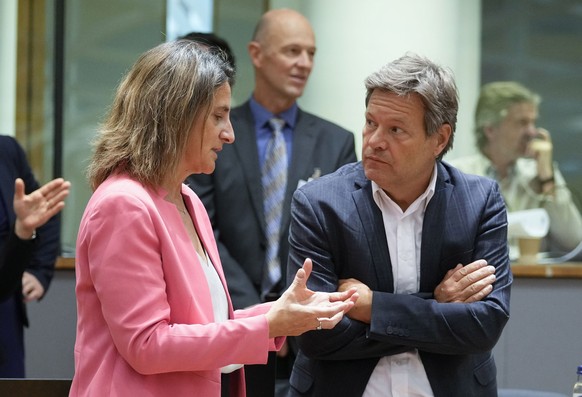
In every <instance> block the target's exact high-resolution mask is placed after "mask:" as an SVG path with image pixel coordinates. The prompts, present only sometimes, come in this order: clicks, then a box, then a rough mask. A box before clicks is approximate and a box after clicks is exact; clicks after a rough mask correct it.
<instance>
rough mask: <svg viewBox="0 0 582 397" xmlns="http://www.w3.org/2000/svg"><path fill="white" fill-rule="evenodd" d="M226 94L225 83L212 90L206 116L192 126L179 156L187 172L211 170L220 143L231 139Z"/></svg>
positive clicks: (229, 141) (228, 106)
mask: <svg viewBox="0 0 582 397" xmlns="http://www.w3.org/2000/svg"><path fill="white" fill-rule="evenodd" d="M230 95H231V92H230V85H229V84H228V83H225V84H223V85H222V86H220V87H219V88H218V89H217V90H216V92H215V93H214V99H213V101H212V104H211V105H210V112H209V113H208V117H207V118H206V119H203V118H200V119H199V120H197V121H196V122H195V123H194V125H193V126H192V129H191V130H190V134H189V138H188V142H187V147H186V151H185V153H184V159H183V164H184V166H185V168H186V170H187V172H188V175H191V174H211V173H212V172H213V171H214V167H215V162H216V159H217V158H218V152H220V151H221V150H222V145H224V144H230V143H233V142H234V131H233V129H232V125H231V124H230ZM188 175H186V176H188Z"/></svg>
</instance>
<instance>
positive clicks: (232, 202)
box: [187, 102, 356, 309]
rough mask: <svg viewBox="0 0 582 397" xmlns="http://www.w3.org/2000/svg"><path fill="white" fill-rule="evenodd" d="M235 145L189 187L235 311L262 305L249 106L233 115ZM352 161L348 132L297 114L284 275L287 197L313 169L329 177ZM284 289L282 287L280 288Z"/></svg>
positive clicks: (257, 182)
mask: <svg viewBox="0 0 582 397" xmlns="http://www.w3.org/2000/svg"><path fill="white" fill-rule="evenodd" d="M231 122H232V125H233V128H234V132H235V138H236V139H235V142H234V144H232V145H225V146H224V147H223V150H222V152H220V153H219V155H218V160H217V161H216V169H215V171H214V172H213V173H212V175H193V176H191V177H190V178H188V181H187V184H188V185H190V187H191V188H192V189H193V190H194V191H195V192H196V194H198V196H199V197H200V199H201V200H202V202H203V203H204V206H205V207H206V210H207V211H208V215H209V216H210V220H211V222H212V226H213V228H214V232H215V237H216V242H217V243H218V248H219V251H220V259H221V261H222V266H223V268H224V272H225V275H226V280H227V283H228V289H229V292H230V296H231V298H232V301H233V304H234V307H235V309H240V308H244V307H248V306H250V305H254V304H257V303H259V302H260V287H261V280H262V275H263V267H264V262H265V249H266V237H265V220H264V216H263V192H262V184H261V171H260V166H259V156H258V151H257V143H256V132H255V126H254V118H253V115H252V113H251V110H250V107H249V103H248V102H246V103H245V104H243V105H241V106H240V107H237V108H235V109H233V110H232V112H231ZM354 161H356V153H355V150H354V136H353V134H352V133H350V132H349V131H347V130H345V129H343V128H341V127H339V126H337V125H335V124H332V123H330V122H328V121H326V120H323V119H321V118H319V117H316V116H314V115H312V114H309V113H307V112H304V111H302V110H300V109H299V111H298V114H297V124H296V127H295V130H294V131H293V153H292V159H291V163H290V168H289V174H288V179H287V180H288V184H287V192H286V194H285V202H284V205H283V218H282V220H281V223H282V226H281V227H282V233H281V242H280V249H279V256H280V258H281V267H282V272H281V274H282V275H283V277H284V276H285V272H286V265H287V255H288V251H289V245H288V228H289V212H290V203H291V196H292V194H293V192H294V191H295V189H296V188H297V184H298V183H299V181H300V180H307V179H308V178H309V177H310V176H312V175H313V173H314V171H315V169H316V168H319V169H320V170H321V174H322V175H324V174H328V173H330V172H333V171H335V170H336V169H337V168H339V167H340V166H342V165H344V164H346V163H349V162H354ZM283 284H284V282H283Z"/></svg>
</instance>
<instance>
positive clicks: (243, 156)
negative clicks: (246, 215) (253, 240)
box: [231, 102, 265, 232]
mask: <svg viewBox="0 0 582 397" xmlns="http://www.w3.org/2000/svg"><path fill="white" fill-rule="evenodd" d="M231 117H232V119H233V123H232V124H233V125H236V131H235V132H234V133H235V137H236V140H235V143H234V145H232V146H233V149H234V151H235V153H236V156H237V158H238V162H239V164H240V165H241V167H242V171H243V174H244V177H245V181H246V183H245V185H246V187H247V189H248V190H249V194H250V196H251V201H252V205H253V209H254V211H255V214H256V216H257V218H258V219H259V220H260V224H261V226H262V228H263V232H264V229H265V216H264V211H263V185H262V181H261V170H260V168H259V153H258V149H257V139H256V131H255V122H254V119H253V115H252V113H251V108H250V106H249V103H248V102H246V103H245V104H243V105H242V106H241V108H240V109H239V111H238V112H233V114H232V116H231Z"/></svg>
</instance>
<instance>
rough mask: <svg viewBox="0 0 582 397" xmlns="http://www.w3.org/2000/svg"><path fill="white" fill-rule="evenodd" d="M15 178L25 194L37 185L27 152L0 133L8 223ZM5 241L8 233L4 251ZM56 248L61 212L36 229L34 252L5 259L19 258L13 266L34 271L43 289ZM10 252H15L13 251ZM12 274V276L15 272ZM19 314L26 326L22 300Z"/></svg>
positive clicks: (17, 291)
mask: <svg viewBox="0 0 582 397" xmlns="http://www.w3.org/2000/svg"><path fill="white" fill-rule="evenodd" d="M16 178H22V179H23V180H24V184H25V189H26V193H27V194H28V193H31V192H33V191H34V190H36V189H38V188H39V184H38V182H37V181H36V179H35V178H34V175H33V173H32V170H31V168H30V165H29V164H28V161H27V159H26V155H25V153H24V151H23V150H22V148H21V147H20V145H19V144H18V142H17V141H16V140H15V139H14V138H12V137H10V136H5V135H4V136H1V135H0V184H1V186H2V188H1V189H0V191H1V194H2V201H3V202H4V207H5V208H4V209H3V210H4V211H5V212H6V214H7V215H8V219H9V221H10V225H14V222H15V221H16V214H14V209H13V207H12V202H13V199H14V181H15V180H16ZM7 240H8V235H6V237H5V238H4V239H2V240H0V250H2V251H4V250H5V249H6V248H7V247H6V244H7ZM18 246H19V247H23V248H26V247H28V248H30V245H28V244H18ZM12 249H14V248H12ZM59 250H60V215H59V214H57V215H55V216H54V217H52V218H51V219H50V220H49V221H48V222H47V223H45V224H44V225H43V226H41V227H40V228H39V229H38V230H37V241H36V242H35V243H34V252H32V254H31V255H30V253H28V254H27V253H22V252H19V253H18V256H17V257H12V256H7V257H6V262H10V261H12V260H15V258H20V259H18V260H21V261H26V263H18V264H17V266H16V267H17V268H19V271H20V269H22V267H25V270H26V271H27V272H29V273H31V274H33V275H34V276H35V277H36V278H37V279H38V281H39V282H40V283H41V284H42V286H43V287H44V289H45V292H46V291H47V290H48V287H49V284H50V282H51V280H52V277H53V274H54V265H55V260H56V257H57V255H58V254H59ZM12 252H13V253H14V251H12ZM6 266H14V264H12V263H6V264H5V266H4V267H6ZM6 271H12V270H6ZM12 274H13V275H14V273H12ZM20 274H22V273H20ZM11 277H12V276H11ZM17 281H18V284H17V286H16V287H17V288H11V289H13V290H14V292H13V296H14V298H15V299H17V301H20V302H22V291H21V287H22V284H21V283H20V279H18V280H17ZM18 287H20V288H18ZM20 315H21V320H22V323H23V325H28V318H27V316H26V310H25V306H24V303H22V305H20Z"/></svg>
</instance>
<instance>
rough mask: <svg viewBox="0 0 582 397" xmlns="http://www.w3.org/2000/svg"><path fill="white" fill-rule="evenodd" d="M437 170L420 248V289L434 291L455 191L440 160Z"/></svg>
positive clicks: (425, 216) (438, 277)
mask: <svg viewBox="0 0 582 397" xmlns="http://www.w3.org/2000/svg"><path fill="white" fill-rule="evenodd" d="M437 172H438V175H437V182H436V186H435V193H434V196H433V197H432V199H431V200H430V202H429V204H428V206H427V208H426V212H425V215H424V223H423V226H422V244H421V248H420V251H421V253H420V275H421V276H420V291H422V292H428V291H432V288H433V287H432V286H434V285H436V284H438V283H439V282H440V281H441V276H440V273H439V268H438V266H435V262H436V261H435V258H440V257H441V248H442V243H443V238H444V225H445V223H446V219H447V207H448V204H449V201H450V197H451V193H452V192H453V185H451V184H450V183H449V178H448V175H447V174H446V171H445V169H444V167H443V166H442V165H441V163H440V162H439V163H438V166H437Z"/></svg>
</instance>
